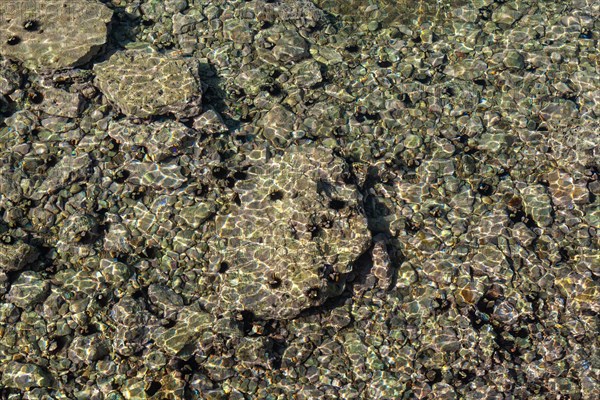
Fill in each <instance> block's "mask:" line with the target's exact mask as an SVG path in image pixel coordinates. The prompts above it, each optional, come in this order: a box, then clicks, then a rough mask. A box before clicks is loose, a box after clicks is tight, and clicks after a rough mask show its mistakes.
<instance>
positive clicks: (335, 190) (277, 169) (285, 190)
mask: <svg viewBox="0 0 600 400" xmlns="http://www.w3.org/2000/svg"><path fill="white" fill-rule="evenodd" d="M346 170H347V165H346V163H345V162H344V161H343V160H342V159H340V158H337V157H336V156H334V155H333V154H332V153H331V152H330V151H329V150H326V149H323V148H312V149H311V148H298V147H291V148H290V151H289V152H287V153H286V154H285V155H284V156H282V157H274V158H273V159H271V160H269V161H268V162H266V163H264V164H263V165H260V166H254V167H252V168H250V169H249V170H248V179H247V180H245V181H243V182H241V183H240V184H238V185H237V186H236V187H235V191H236V192H237V194H238V195H239V200H240V201H239V204H237V203H234V204H232V205H231V206H230V208H229V210H228V213H227V214H221V215H218V216H217V217H216V225H217V229H218V237H219V238H220V240H219V239H217V240H215V241H214V242H213V243H212V246H213V249H214V250H215V251H216V252H218V253H219V255H220V257H219V258H218V261H217V263H218V264H219V268H220V270H221V271H222V272H224V274H223V281H222V284H221V287H220V293H219V295H220V302H219V305H220V307H221V308H223V309H236V310H240V309H241V310H246V311H251V312H253V313H254V314H255V315H256V316H257V317H259V318H276V319H287V318H293V317H295V316H296V315H298V314H299V313H300V312H301V311H302V310H304V309H306V308H309V307H312V306H317V305H320V304H322V303H323V302H324V301H325V300H326V299H327V298H328V297H331V296H334V295H338V294H339V293H340V292H341V291H342V289H343V288H344V282H345V279H346V274H348V273H349V272H350V271H351V270H352V263H353V262H354V261H355V260H356V259H357V258H358V257H359V256H360V255H361V254H362V253H363V252H364V251H366V250H367V248H368V247H369V245H370V234H369V231H368V230H367V221H366V219H365V217H364V216H363V214H362V211H361V207H360V201H359V193H358V191H357V189H356V188H355V187H354V186H353V185H352V184H349V183H346V181H345V180H344V177H345V176H346V175H345V173H346V172H347V171H346Z"/></svg>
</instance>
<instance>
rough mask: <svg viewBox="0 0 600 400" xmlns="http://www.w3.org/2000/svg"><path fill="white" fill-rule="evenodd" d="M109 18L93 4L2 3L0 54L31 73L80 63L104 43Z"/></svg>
mask: <svg viewBox="0 0 600 400" xmlns="http://www.w3.org/2000/svg"><path fill="white" fill-rule="evenodd" d="M112 15H113V13H112V11H111V10H110V9H109V8H108V7H106V6H105V5H103V4H101V3H99V2H97V1H87V0H69V1H66V0H19V1H3V2H2V3H0V54H2V55H4V56H6V57H9V58H14V59H16V60H18V61H21V62H22V63H23V64H24V65H25V66H26V67H27V68H31V69H34V70H56V69H60V68H67V67H74V66H77V65H81V64H84V63H86V62H88V61H89V60H90V59H91V58H92V57H93V56H95V55H96V54H97V53H98V50H100V48H101V47H102V45H104V43H106V37H107V34H108V24H109V23H110V21H111V19H112Z"/></svg>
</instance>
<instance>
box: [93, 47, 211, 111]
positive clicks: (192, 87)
mask: <svg viewBox="0 0 600 400" xmlns="http://www.w3.org/2000/svg"><path fill="white" fill-rule="evenodd" d="M94 72H95V73H96V80H95V83H96V85H97V86H98V87H99V88H100V90H101V91H102V93H103V94H104V95H105V96H106V98H107V99H108V100H110V102H111V103H114V104H115V105H116V106H117V107H118V108H119V109H120V111H121V112H122V113H123V114H125V115H127V116H129V117H138V118H147V117H150V116H152V115H165V114H169V113H173V114H175V115H177V116H178V117H183V118H185V117H193V116H196V115H198V114H200V111H201V105H200V103H201V100H202V89H201V87H200V79H199V77H198V65H197V63H196V62H193V61H190V60H189V59H184V58H181V57H177V56H172V55H166V54H161V53H158V52H154V51H152V50H148V51H145V50H126V51H123V52H119V53H115V54H114V55H112V56H111V57H110V58H109V59H108V60H107V61H105V62H103V63H100V64H97V65H96V66H94Z"/></svg>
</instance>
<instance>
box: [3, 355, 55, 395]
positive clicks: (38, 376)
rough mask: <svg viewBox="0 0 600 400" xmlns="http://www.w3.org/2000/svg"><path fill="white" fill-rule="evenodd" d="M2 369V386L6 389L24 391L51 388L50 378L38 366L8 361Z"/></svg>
mask: <svg viewBox="0 0 600 400" xmlns="http://www.w3.org/2000/svg"><path fill="white" fill-rule="evenodd" d="M2 369H3V373H2V384H3V385H4V386H6V387H10V388H15V389H21V390H25V389H30V388H36V387H45V388H48V387H51V386H52V376H51V375H50V374H49V373H48V372H47V371H46V370H45V369H43V368H42V367H40V366H38V365H35V364H30V363H20V362H16V361H9V362H7V363H6V365H5V366H4V368H2Z"/></svg>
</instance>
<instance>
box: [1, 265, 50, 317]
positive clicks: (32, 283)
mask: <svg viewBox="0 0 600 400" xmlns="http://www.w3.org/2000/svg"><path fill="white" fill-rule="evenodd" d="M49 290H50V283H49V282H48V281H45V280H44V279H43V278H42V277H41V275H40V274H39V273H38V272H34V271H24V272H23V273H21V275H19V277H18V278H17V280H16V281H15V282H14V283H13V284H12V286H11V287H10V291H9V292H8V296H7V299H8V301H10V302H12V303H14V304H15V305H16V306H18V307H21V308H27V307H29V306H32V305H35V304H37V303H39V302H41V301H42V300H43V299H44V298H46V296H47V295H48V291H49Z"/></svg>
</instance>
